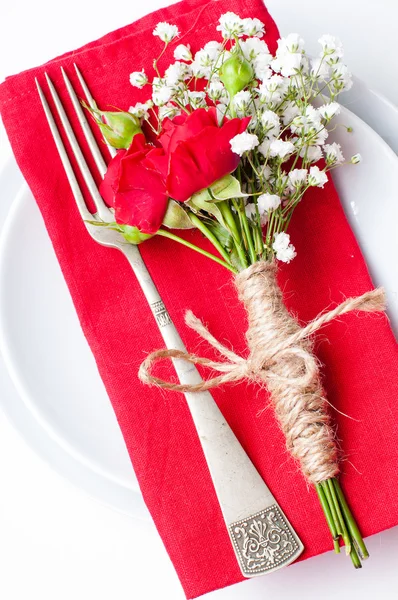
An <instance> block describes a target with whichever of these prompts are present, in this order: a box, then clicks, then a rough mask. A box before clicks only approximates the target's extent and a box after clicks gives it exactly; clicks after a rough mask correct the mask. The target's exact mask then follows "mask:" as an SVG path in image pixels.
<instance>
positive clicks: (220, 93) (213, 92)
mask: <svg viewBox="0 0 398 600" xmlns="http://www.w3.org/2000/svg"><path fill="white" fill-rule="evenodd" d="M207 95H208V96H209V98H210V100H213V102H216V101H217V100H220V101H221V102H223V101H226V102H228V94H227V90H226V89H225V87H224V85H223V83H222V82H221V81H219V80H218V79H214V80H213V79H212V81H211V82H210V84H209V87H208V89H207Z"/></svg>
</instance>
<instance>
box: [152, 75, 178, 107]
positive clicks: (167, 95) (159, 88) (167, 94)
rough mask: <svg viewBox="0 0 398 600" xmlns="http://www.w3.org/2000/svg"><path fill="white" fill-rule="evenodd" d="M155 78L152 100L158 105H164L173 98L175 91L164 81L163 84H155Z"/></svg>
mask: <svg viewBox="0 0 398 600" xmlns="http://www.w3.org/2000/svg"><path fill="white" fill-rule="evenodd" d="M155 79H156V78H155ZM155 79H154V85H153V88H152V100H153V103H154V104H156V106H163V105H164V104H167V102H169V100H171V98H172V96H173V93H174V91H173V89H172V88H171V87H169V86H167V85H165V84H164V83H163V85H155Z"/></svg>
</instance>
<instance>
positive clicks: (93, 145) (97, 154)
mask: <svg viewBox="0 0 398 600" xmlns="http://www.w3.org/2000/svg"><path fill="white" fill-rule="evenodd" d="M61 72H62V75H63V78H64V81H65V85H66V89H67V90H68V93H69V97H70V99H71V101H72V104H73V108H74V109H75V111H76V115H77V118H78V119H79V123H80V125H81V127H82V129H83V132H84V135H85V137H86V140H87V143H88V145H89V148H90V150H91V154H92V155H93V158H94V160H95V164H96V165H97V169H98V171H99V174H100V175H101V177H102V178H104V175H105V173H106V170H107V166H106V163H105V161H104V158H103V156H102V154H101V151H100V149H99V147H98V145H97V142H96V141H95V138H94V136H93V133H92V131H91V129H90V125H89V124H88V121H87V119H86V117H85V115H84V112H83V110H82V107H81V105H80V101H79V98H78V97H77V95H76V92H75V90H74V89H73V86H72V84H71V82H70V80H69V77H68V76H67V74H66V73H65V71H64V68H63V67H61Z"/></svg>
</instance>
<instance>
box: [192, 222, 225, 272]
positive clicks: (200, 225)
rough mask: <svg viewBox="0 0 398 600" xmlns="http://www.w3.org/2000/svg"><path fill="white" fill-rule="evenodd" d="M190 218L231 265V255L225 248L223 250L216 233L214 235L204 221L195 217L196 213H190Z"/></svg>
mask: <svg viewBox="0 0 398 600" xmlns="http://www.w3.org/2000/svg"><path fill="white" fill-rule="evenodd" d="M188 216H189V218H190V219H191V221H192V223H193V224H194V225H195V227H197V228H198V229H199V231H201V232H202V233H203V235H204V236H205V237H206V238H207V239H208V240H209V241H210V242H211V243H212V244H213V246H214V247H215V249H216V250H218V252H219V253H220V254H221V256H222V257H223V259H224V260H225V262H227V263H228V264H229V263H230V257H229V254H228V252H227V251H226V250H225V248H223V246H222V245H221V244H220V242H219V240H218V239H217V238H216V236H215V235H214V233H212V232H211V231H210V229H208V228H207V227H206V225H205V224H204V223H203V221H202V220H201V219H199V217H198V216H197V215H195V213H193V212H189V213H188Z"/></svg>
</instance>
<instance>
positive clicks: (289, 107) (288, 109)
mask: <svg viewBox="0 0 398 600" xmlns="http://www.w3.org/2000/svg"><path fill="white" fill-rule="evenodd" d="M299 114H300V109H299V107H298V106H297V104H296V103H295V102H288V103H287V104H286V105H285V106H284V107H283V113H282V123H283V124H284V125H285V126H286V125H289V123H291V122H292V121H293V119H294V118H295V117H297V116H298V115H299Z"/></svg>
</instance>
